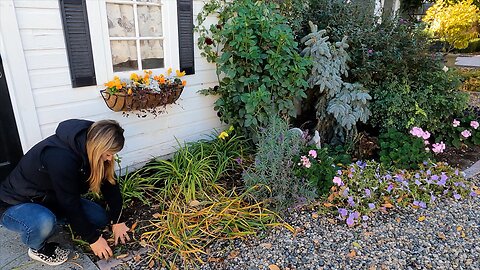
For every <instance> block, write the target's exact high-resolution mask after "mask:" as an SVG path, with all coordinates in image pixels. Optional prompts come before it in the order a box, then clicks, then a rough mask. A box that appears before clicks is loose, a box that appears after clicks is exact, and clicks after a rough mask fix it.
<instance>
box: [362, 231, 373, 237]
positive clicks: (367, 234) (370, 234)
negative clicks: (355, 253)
mask: <svg viewBox="0 0 480 270" xmlns="http://www.w3.org/2000/svg"><path fill="white" fill-rule="evenodd" d="M363 235H365V236H366V237H370V236H372V235H373V232H364V233H363Z"/></svg>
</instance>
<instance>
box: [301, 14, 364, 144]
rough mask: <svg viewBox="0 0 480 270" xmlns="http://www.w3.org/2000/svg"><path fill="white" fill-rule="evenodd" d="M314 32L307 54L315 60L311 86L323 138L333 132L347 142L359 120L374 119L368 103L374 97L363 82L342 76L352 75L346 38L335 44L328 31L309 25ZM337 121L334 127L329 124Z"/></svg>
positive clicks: (303, 40)
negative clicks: (349, 81)
mask: <svg viewBox="0 0 480 270" xmlns="http://www.w3.org/2000/svg"><path fill="white" fill-rule="evenodd" d="M309 24H310V29H311V33H310V34H308V35H307V36H305V37H304V38H303V39H302V42H303V43H304V44H305V46H306V48H305V49H304V50H303V52H302V53H303V54H305V56H307V57H311V58H312V59H313V67H312V71H311V75H310V78H309V79H308V83H309V84H310V86H311V87H313V88H314V89H315V93H314V94H315V97H316V104H315V109H316V117H317V118H318V119H319V123H318V129H319V132H320V133H321V136H320V137H322V138H325V137H327V134H328V132H330V129H333V131H334V136H335V137H337V138H340V139H341V140H342V141H345V139H347V137H348V135H347V134H348V133H349V132H350V133H351V131H355V129H356V124H357V122H358V121H362V122H364V123H365V122H367V119H368V117H369V116H370V110H369V109H368V103H367V100H370V99H371V97H370V95H369V94H368V93H366V92H365V91H364V89H363V86H362V85H361V84H359V83H348V82H345V81H344V80H343V78H342V77H347V76H348V69H349V68H348V65H347V62H348V61H349V60H350V58H349V56H348V54H347V52H346V49H347V48H348V44H347V43H346V38H343V39H342V41H339V42H336V43H335V45H332V44H331V43H330V42H329V41H328V36H327V37H325V36H324V35H325V33H326V31H325V30H320V31H319V30H318V27H317V26H316V25H314V24H313V23H312V22H309ZM332 118H333V123H332V124H331V125H328V124H327V125H326V123H328V122H329V121H331V120H332Z"/></svg>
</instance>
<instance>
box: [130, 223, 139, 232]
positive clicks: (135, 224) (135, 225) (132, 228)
mask: <svg viewBox="0 0 480 270" xmlns="http://www.w3.org/2000/svg"><path fill="white" fill-rule="evenodd" d="M137 225H138V222H135V223H133V225H132V227H130V231H131V232H133V231H134V230H135V228H137Z"/></svg>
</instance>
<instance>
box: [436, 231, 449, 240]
mask: <svg viewBox="0 0 480 270" xmlns="http://www.w3.org/2000/svg"><path fill="white" fill-rule="evenodd" d="M437 236H438V238H440V239H442V240H445V239H447V237H446V236H445V234H444V233H442V232H438V233H437Z"/></svg>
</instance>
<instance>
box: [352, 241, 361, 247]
mask: <svg viewBox="0 0 480 270" xmlns="http://www.w3.org/2000/svg"><path fill="white" fill-rule="evenodd" d="M352 245H353V247H356V248H362V246H360V244H359V243H357V242H353V243H352Z"/></svg>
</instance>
